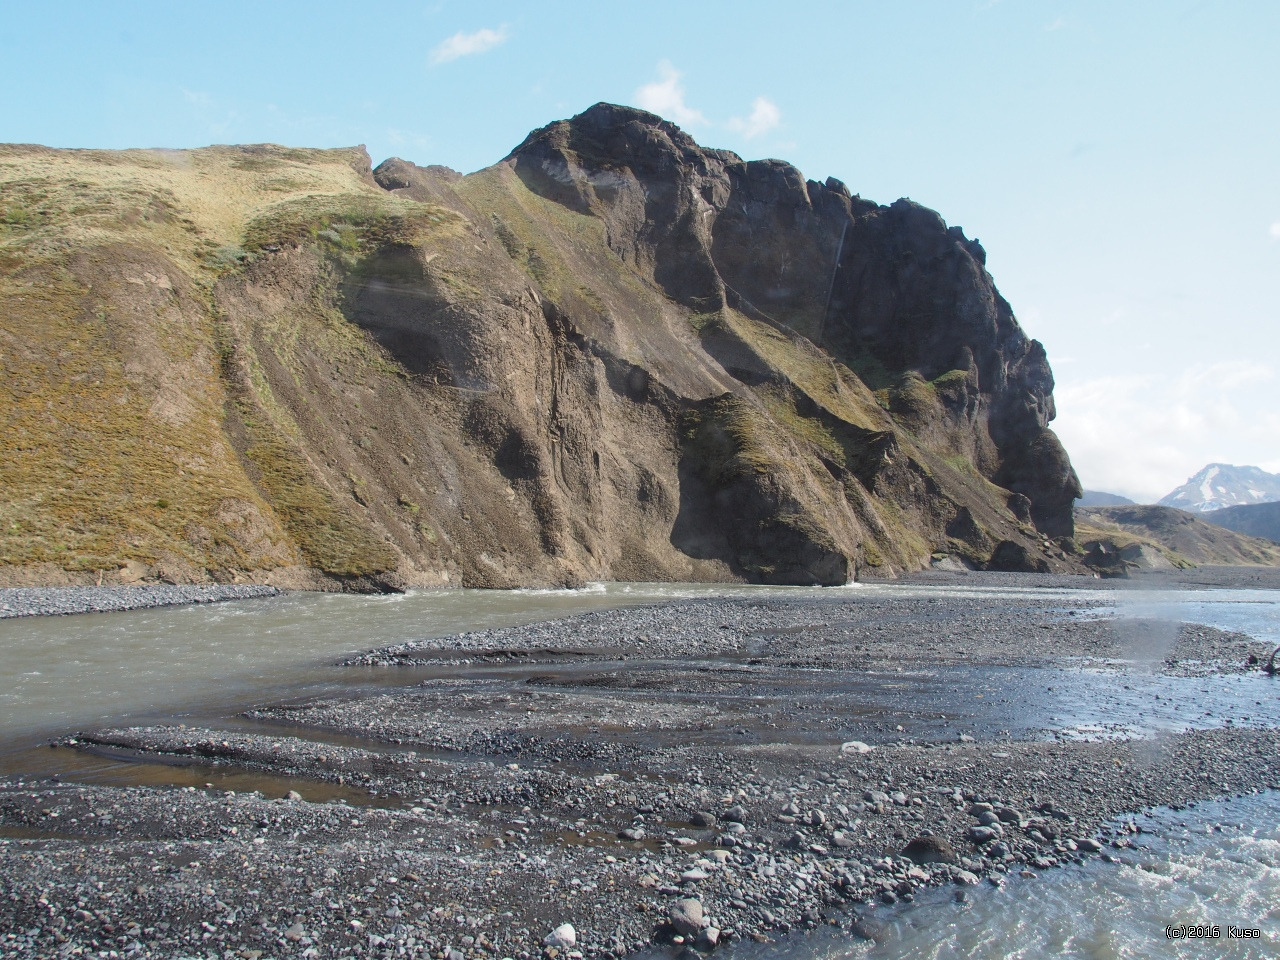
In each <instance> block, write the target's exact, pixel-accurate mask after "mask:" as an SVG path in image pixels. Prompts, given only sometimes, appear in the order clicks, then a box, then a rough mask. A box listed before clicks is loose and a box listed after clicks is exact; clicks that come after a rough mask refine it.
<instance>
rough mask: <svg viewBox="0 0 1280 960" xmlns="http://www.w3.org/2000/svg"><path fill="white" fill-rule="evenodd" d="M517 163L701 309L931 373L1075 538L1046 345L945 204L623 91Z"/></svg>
mask: <svg viewBox="0 0 1280 960" xmlns="http://www.w3.org/2000/svg"><path fill="white" fill-rule="evenodd" d="M508 161H509V162H510V163H511V164H512V165H513V166H514V168H515V170H516V172H517V173H518V174H519V175H520V177H521V178H522V179H523V180H524V182H525V183H526V184H527V185H528V186H529V187H530V188H531V189H532V190H534V191H535V192H538V193H540V194H542V195H543V196H546V197H549V198H551V199H554V200H556V201H558V202H560V203H563V204H564V205H566V206H568V207H571V208H572V209H574V210H577V211H580V212H583V213H590V214H593V215H595V216H601V217H603V218H604V219H605V220H606V221H607V222H608V224H609V230H608V233H607V236H608V238H609V243H610V245H611V246H612V247H613V249H614V250H615V252H616V253H617V254H618V256H619V257H621V258H622V259H623V260H624V261H626V262H629V263H635V264H637V265H641V266H643V267H646V268H648V269H650V270H652V275H653V277H654V279H655V280H656V281H657V282H658V283H659V284H660V285H661V286H662V288H663V289H664V290H665V291H666V293H667V294H668V295H669V296H671V297H672V298H673V299H675V300H677V301H679V302H681V303H684V304H686V305H687V306H689V307H690V308H691V309H694V310H697V311H700V312H712V311H716V310H719V309H722V308H723V307H725V306H729V307H733V308H735V309H739V310H742V311H743V312H745V313H747V314H748V315H750V316H752V317H755V318H759V319H763V320H764V321H766V322H769V323H772V324H776V325H777V326H780V327H785V328H787V329H789V330H792V331H794V332H795V333H798V334H800V335H802V336H804V337H805V338H807V339H808V340H811V341H812V342H813V343H815V344H817V345H819V346H821V347H823V348H825V349H827V350H829V351H830V352H831V353H832V354H833V355H834V356H835V357H837V358H838V359H840V360H842V361H843V362H845V363H847V364H848V365H849V366H850V367H851V368H852V369H854V370H855V371H857V372H858V373H859V374H860V375H862V376H863V378H864V379H865V380H866V381H867V383H868V385H869V386H871V387H872V388H873V389H880V388H883V387H889V386H891V384H892V382H893V380H894V378H896V377H898V376H900V375H901V374H903V373H908V372H909V373H913V374H916V375H918V377H919V378H920V380H921V381H922V383H923V384H924V385H925V386H927V388H928V391H927V392H928V393H929V396H926V397H922V398H919V402H918V403H917V404H916V407H917V409H915V410H914V411H912V412H914V413H915V414H916V415H917V417H918V418H919V419H920V420H921V421H924V422H926V423H928V422H931V423H932V428H933V429H934V430H937V429H942V430H943V432H945V433H948V434H949V435H951V436H952V437H954V438H955V440H956V443H957V445H958V446H959V447H960V448H961V449H963V450H965V451H966V452H967V453H968V454H969V455H971V456H972V457H973V458H974V460H975V462H976V464H977V465H978V467H979V469H980V470H981V471H982V472H983V473H984V474H986V475H987V476H988V477H989V478H991V479H993V480H995V481H996V482H997V483H1000V484H1001V485H1003V486H1006V487H1008V488H1009V489H1010V490H1013V491H1015V492H1018V493H1021V494H1024V495H1025V496H1026V497H1027V498H1028V499H1029V500H1030V501H1031V504H1032V517H1033V518H1034V520H1035V523H1036V525H1037V527H1038V528H1039V529H1040V530H1041V531H1042V532H1044V533H1047V534H1049V535H1050V536H1070V535H1071V532H1072V515H1071V504H1072V500H1073V499H1074V498H1076V497H1078V496H1080V493H1081V488H1080V484H1079V481H1078V479H1077V478H1076V476H1075V473H1074V471H1073V470H1072V469H1071V464H1070V461H1069V459H1068V458H1067V455H1066V453H1065V451H1064V450H1063V449H1062V446H1061V444H1060V443H1059V442H1058V441H1057V438H1056V437H1055V436H1054V434H1053V433H1052V432H1051V431H1050V430H1049V429H1048V424H1049V422H1050V421H1051V420H1052V419H1053V418H1054V415H1055V411H1054V405H1053V375H1052V373H1051V372H1050V369H1049V364H1048V360H1047V358H1046V355H1045V351H1044V348H1043V347H1042V346H1041V345H1040V344H1039V343H1038V342H1037V341H1034V340H1030V339H1028V338H1027V337H1026V335H1025V334H1024V333H1023V332H1022V330H1021V328H1020V327H1019V326H1018V323H1017V321H1016V320H1015V319H1014V316H1013V312H1012V310H1011V309H1010V307H1009V304H1008V303H1007V302H1006V301H1005V300H1004V298H1003V297H1001V296H1000V294H999V293H998V292H997V291H996V289H995V286H994V284H993V282H992V280H991V276H990V274H988V273H987V272H986V269H985V260H986V254H985V251H983V249H982V247H981V246H980V245H979V244H978V243H977V241H974V240H968V239H966V238H965V236H964V233H963V231H961V230H960V229H959V228H957V227H951V228H948V227H947V225H946V223H945V222H944V221H943V220H942V218H941V217H940V216H938V214H937V213H935V212H933V211H932V210H929V209H927V208H925V207H922V206H920V205H919V204H916V203H913V202H912V201H910V200H905V199H903V200H898V201H897V202H895V203H894V204H892V205H891V206H888V207H882V206H879V205H877V204H875V203H872V202H870V201H867V200H863V199H862V198H860V197H858V196H851V195H850V194H849V191H848V189H847V188H846V187H845V186H844V185H843V184H841V183H839V182H838V181H834V182H831V183H829V184H828V185H824V184H819V183H817V182H815V181H812V180H809V181H806V180H805V178H804V177H803V176H802V175H801V173H800V171H798V170H797V169H796V168H795V167H793V166H791V165H790V164H787V163H783V162H781V161H777V160H761V161H752V162H745V161H743V160H742V159H741V158H740V157H738V156H737V155H736V154H733V153H730V152H727V151H723V150H709V149H704V148H702V147H699V146H698V145H697V144H696V143H695V142H694V141H693V139H692V138H690V137H689V136H688V135H687V134H685V133H684V132H683V131H681V130H680V129H679V128H678V127H676V126H675V125H674V124H671V123H669V122H667V121H664V120H662V119H661V118H659V117H657V116H655V115H653V114H649V113H645V112H643V111H639V110H634V109H631V108H627V107H619V106H615V105H612V104H597V105H596V106H594V107H592V108H591V109H589V110H587V111H586V112H584V113H582V114H579V115H578V116H577V117H574V118H573V119H572V120H567V121H560V122H558V123H553V124H551V125H550V126H547V127H544V128H542V129H541V130H536V131H534V132H533V133H531V134H530V135H529V137H528V138H527V139H526V140H525V142H524V143H523V144H521V145H520V147H518V148H517V149H516V150H515V151H514V152H513V153H512V154H511V156H510V157H509V158H508ZM939 380H941V381H942V383H939ZM922 425H923V424H922Z"/></svg>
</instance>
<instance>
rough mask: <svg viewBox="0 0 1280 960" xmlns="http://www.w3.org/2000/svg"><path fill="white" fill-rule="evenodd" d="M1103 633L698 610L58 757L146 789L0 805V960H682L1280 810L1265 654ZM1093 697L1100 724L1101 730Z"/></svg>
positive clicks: (545, 638) (454, 643) (467, 638)
mask: <svg viewBox="0 0 1280 960" xmlns="http://www.w3.org/2000/svg"><path fill="white" fill-rule="evenodd" d="M968 582H970V583H981V582H983V581H982V580H980V579H977V578H974V579H971V580H969V581H968ZM987 582H990V581H987ZM1114 614H1115V611H1114V610H1113V609H1111V608H1110V606H1109V605H1108V604H1106V603H1102V602H1099V599H1098V598H1097V597H1096V595H1093V594H1090V595H1086V596H1082V597H1081V598H1080V600H1079V602H1073V601H1070V600H1064V599H1063V598H1062V597H1061V596H1034V595H1028V596H1004V597H990V598H977V597H950V598H945V597H937V596H931V595H922V596H920V597H916V598H901V597H860V598H854V599H851V598H849V597H847V596H843V597H842V596H841V595H840V594H834V593H833V594H832V595H831V597H830V598H821V599H813V598H785V597H767V598H765V597H761V598H754V599H748V600H742V599H736V600H725V599H720V600H704V601H681V602H677V603H672V604H666V605H661V606H652V607H638V608H629V609H625V610H616V611H609V612H607V613H587V614H582V615H580V616H577V617H571V618H564V619H561V620H558V621H548V622H543V623H538V624H530V625H526V626H522V627H515V628H510V629H504V630H487V631H475V632H472V633H469V634H463V635H459V636H455V637H451V638H443V639H432V640H429V641H422V642H420V643H411V644H401V645H398V646H397V647H392V648H385V649H382V650H378V651H372V652H370V653H368V654H364V655H362V656H361V657H357V658H354V661H353V662H351V664H350V668H351V669H352V670H353V672H354V673H355V674H356V675H357V676H362V677H365V678H368V676H369V675H370V674H371V673H376V674H378V675H379V676H380V677H381V678H382V680H384V681H394V679H395V676H396V674H397V673H400V675H402V677H403V685H402V686H398V687H397V686H395V685H394V684H392V685H387V686H381V687H380V688H379V689H378V690H377V691H376V692H371V691H369V690H367V689H365V690H364V691H363V692H362V693H360V695H352V694H351V693H349V692H346V691H334V692H333V693H331V694H326V695H325V696H323V697H320V698H316V699H311V700H308V701H306V702H293V703H288V704H277V705H264V706H261V707H259V708H256V709H253V710H249V711H247V712H246V713H244V714H241V715H240V716H238V717H234V718H226V719H225V721H223V722H222V723H219V724H216V725H213V726H188V725H183V724H179V723H176V722H175V723H167V724H159V725H151V726H135V727H126V728H114V729H98V730H89V731H83V732H80V733H77V734H76V735H75V736H69V737H63V738H61V739H60V741H59V742H58V745H57V749H53V750H45V751H42V753H44V754H45V755H46V756H48V757H49V758H50V759H49V761H48V763H49V764H50V765H52V764H56V763H62V762H65V763H66V764H67V766H66V769H67V770H68V771H69V772H70V771H74V769H75V768H76V764H77V763H78V762H80V761H81V760H82V759H83V758H84V757H85V755H86V753H87V754H88V755H90V756H91V757H107V758H112V759H116V760H124V759H133V760H137V761H141V763H140V764H139V766H140V767H146V770H144V771H143V772H141V773H140V774H139V776H138V778H137V785H136V786H127V787H121V786H102V785H91V784H84V783H74V782H67V779H68V778H67V777H61V776H57V777H52V778H48V779H44V778H36V779H15V778H11V779H9V780H8V781H2V782H0V890H4V892H5V893H4V896H2V897H0V931H7V932H0V958H8V957H24V958H25V957H47V956H74V955H79V956H94V957H106V958H110V957H111V956H112V954H113V953H114V954H115V956H117V957H131V958H133V957H136V958H147V957H155V958H160V957H166V958H169V957H197V956H198V957H201V958H209V957H213V958H217V960H237V958H240V960H263V958H268V957H270V958H284V957H316V958H335V960H342V958H349V960H354V958H361V960H364V958H387V960H390V958H397V960H398V958H400V957H410V958H415V957H416V958H424V960H425V958H431V960H498V958H505V957H510V958H514V960H576V958H578V957H582V958H585V960H613V958H621V957H626V956H629V955H632V954H635V953H637V952H647V953H648V954H649V955H652V950H653V948H654V947H655V946H656V947H657V948H659V950H660V951H661V953H662V955H664V956H669V957H675V956H682V957H685V958H687V960H688V958H694V957H698V956H702V957H707V956H710V955H713V954H715V952H716V951H717V949H718V948H720V947H723V946H725V945H730V944H733V943H734V942H746V941H750V942H753V943H770V942H774V943H777V942H779V941H782V940H783V939H784V938H790V937H793V936H796V935H798V934H800V933H802V932H803V931H806V930H812V929H815V928H818V927H820V926H826V925H833V926H836V927H839V928H840V929H842V930H844V931H848V933H849V935H850V936H852V937H861V936H875V931H874V930H870V929H869V928H868V924H869V923H870V922H871V921H872V919H873V916H874V915H873V911H874V910H875V909H876V908H877V906H878V905H884V904H893V903H903V902H905V903H909V902H912V901H913V900H914V899H915V898H916V897H917V896H919V895H923V894H926V893H928V892H929V891H930V890H937V889H946V890H954V891H955V892H956V894H957V895H963V893H964V889H965V888H966V887H972V886H973V885H975V884H979V883H987V884H992V885H997V886H998V885H1000V884H1002V883H1004V882H1005V881H1006V880H1007V879H1008V878H1010V877H1015V876H1016V877H1029V876H1035V875H1038V874H1040V873H1041V872H1043V871H1045V870H1049V869H1053V868H1067V869H1070V868H1072V867H1073V866H1075V865H1079V864H1082V863H1084V862H1086V861H1090V860H1095V859H1100V860H1105V861H1120V862H1124V863H1130V862H1134V860H1135V858H1140V857H1141V856H1142V852H1141V848H1142V845H1143V843H1144V837H1143V834H1144V832H1145V830H1146V828H1145V827H1143V826H1140V825H1138V824H1136V823H1135V822H1134V821H1133V820H1132V818H1131V816H1130V814H1132V813H1133V812H1134V811H1141V810H1144V809H1147V808H1150V807H1155V806H1166V807H1172V808H1174V809H1181V808H1184V807H1186V806H1188V805H1194V804H1197V803H1199V802H1202V801H1206V800H1216V799H1221V798H1224V797H1240V796H1250V795H1255V794H1258V793H1261V792H1270V791H1275V790H1277V789H1280V760H1277V757H1280V719H1277V718H1278V717H1280V714H1277V712H1276V710H1275V708H1274V706H1273V704H1272V701H1273V699H1274V691H1275V690H1276V689H1278V688H1276V687H1275V686H1274V684H1275V683H1280V680H1276V679H1273V678H1271V677H1269V676H1268V675H1267V674H1266V673H1265V672H1264V671H1263V670H1262V669H1261V666H1262V662H1263V661H1262V658H1263V655H1264V654H1265V653H1266V652H1267V648H1266V645H1263V644H1259V643H1258V642H1257V641H1256V640H1255V639H1254V638H1252V637H1248V636H1245V635H1243V634H1238V633H1231V632H1228V631H1221V630H1215V629H1212V628H1210V627H1206V626H1201V625H1195V624H1181V623H1177V622H1172V621H1159V620H1130V619H1124V618H1114V619H1113V616H1114ZM1080 704H1084V705H1086V706H1089V705H1091V706H1089V709H1090V710H1091V711H1092V712H1093V713H1095V714H1097V715H1098V717H1100V718H1101V719H1103V720H1108V721H1115V723H1110V724H1109V723H1098V724H1094V725H1093V732H1092V733H1091V734H1087V735H1086V736H1084V737H1083V738H1082V737H1081V735H1080V733H1079V730H1078V729H1077V728H1078V727H1079V726H1080V725H1079V723H1078V722H1077V720H1078V718H1073V717H1074V715H1073V713H1072V711H1075V710H1077V708H1078V707H1079V705H1080ZM1148 715H1149V717H1148ZM1157 716H1165V717H1167V718H1169V720H1170V722H1168V723H1166V725H1165V726H1163V727H1160V728H1158V729H1155V730H1154V732H1152V733H1150V734H1148V735H1139V736H1134V735H1131V734H1130V733H1128V732H1126V728H1127V727H1128V726H1129V725H1130V722H1131V721H1134V723H1133V724H1132V725H1133V726H1136V727H1137V728H1139V729H1152V724H1151V723H1150V722H1148V721H1149V720H1150V718H1154V717H1157ZM1073 730H1074V731H1075V732H1072V731H1073ZM48 769H49V770H52V769H53V767H52V766H50V767H49V768H48ZM165 769H170V770H185V771H187V772H186V774H185V778H186V783H187V785H186V786H183V787H176V786H168V787H165V786H162V785H161V784H163V783H175V782H177V781H176V779H170V780H164V779H162V778H161V777H159V776H157V771H163V770H165ZM232 778H234V779H232ZM193 782H194V783H195V784H198V785H197V786H194V787H193V786H191V783H193ZM200 785H202V786H203V789H201V786H200ZM229 786H230V787H231V789H228V787H229Z"/></svg>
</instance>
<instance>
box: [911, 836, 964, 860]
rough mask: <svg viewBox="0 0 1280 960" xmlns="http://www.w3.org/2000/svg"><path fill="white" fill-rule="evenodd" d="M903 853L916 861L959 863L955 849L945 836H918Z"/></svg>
mask: <svg viewBox="0 0 1280 960" xmlns="http://www.w3.org/2000/svg"><path fill="white" fill-rule="evenodd" d="M902 855H903V856H904V857H906V858H907V859H909V860H913V861H915V862H916V863H921V864H924V863H957V862H959V859H960V858H959V857H958V856H956V851H955V849H954V848H953V847H952V846H951V842H950V841H949V840H947V839H946V838H945V837H935V836H933V835H931V834H930V835H925V834H922V835H921V836H918V837H916V838H915V839H913V840H911V841H910V842H909V843H908V844H907V845H906V846H905V847H903V848H902Z"/></svg>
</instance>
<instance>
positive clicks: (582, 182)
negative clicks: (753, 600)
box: [0, 105, 1079, 589]
mask: <svg viewBox="0 0 1280 960" xmlns="http://www.w3.org/2000/svg"><path fill="white" fill-rule="evenodd" d="M371 166H372V165H371V163H370V161H369V158H368V155H367V153H365V152H364V151H363V150H362V149H358V148H356V149H348V150H333V151H321V150H300V149H293V148H283V147H274V146H271V145H255V146H247V147H212V148H205V149H204V150H196V151H165V152H157V151H122V152H118V153H117V152H111V151H56V150H49V149H47V148H38V147H16V146H8V147H0V182H2V183H3V185H4V186H5V196H6V204H7V206H6V208H5V210H4V216H3V221H2V222H0V231H2V232H0V267H2V268H3V269H2V270H0V302H3V304H4V306H5V307H6V312H5V313H4V314H3V317H4V320H3V323H4V324H5V328H4V330H3V333H4V336H5V337H6V342H7V343H9V344H10V345H11V347H12V350H11V351H10V352H9V354H8V355H9V357H10V358H12V359H11V360H10V361H8V362H7V367H8V369H7V370H6V373H7V374H8V377H7V383H6V385H5V386H4V387H3V388H0V389H3V390H4V391H5V392H4V393H3V394H0V399H3V402H4V405H5V407H6V410H7V412H8V413H9V414H10V421H11V422H12V423H13V424H14V430H13V432H12V433H11V435H10V440H9V442H8V443H7V444H6V446H5V449H4V450H3V451H0V452H3V454H4V456H3V458H0V479H3V480H4V481H5V484H6V489H8V490H9V491H11V493H10V496H9V499H8V500H7V502H6V503H5V504H4V505H2V506H0V509H2V510H3V512H2V513H0V567H3V569H4V570H5V571H7V576H8V577H9V578H10V579H15V578H16V579H22V578H26V579H27V580H33V579H41V578H43V579H46V580H48V579H54V578H57V577H59V576H62V577H69V578H77V577H79V578H81V579H85V578H89V579H92V578H94V577H104V576H105V577H107V578H112V579H129V578H134V579H136V578H150V579H169V580H175V581H180V582H194V581H200V580H205V579H215V580H236V579H257V580H264V581H266V582H278V583H280V584H282V585H310V586H334V585H338V586H346V587H350V588H361V589H369V588H380V587H403V586H411V585H447V584H455V585H458V584H461V585H473V586H517V585H537V584H565V583H578V582H582V581H583V580H586V579H700V580H726V579H733V580H756V581H767V582H791V583H812V582H822V583H841V582H845V581H846V580H848V579H850V578H852V577H854V576H855V575H856V576H864V577H865V576H872V577H875V576H893V575H896V574H898V573H901V572H904V571H909V570H912V569H919V568H921V567H923V566H925V565H927V564H928V563H929V560H930V557H931V556H932V555H935V554H937V553H939V552H944V553H954V554H956V555H958V556H960V557H962V558H963V559H965V560H966V562H969V563H971V564H975V565H984V564H987V563H990V562H992V558H993V557H994V556H996V554H997V553H998V554H999V557H1000V561H999V562H1000V563H1002V564H1008V563H1010V562H1012V563H1013V564H1014V566H1023V567H1026V568H1029V569H1075V568H1076V567H1075V566H1074V565H1075V563H1076V561H1075V560H1074V559H1073V554H1072V550H1071V545H1070V542H1069V538H1070V535H1071V532H1072V519H1071V510H1070V505H1071V501H1072V500H1073V499H1074V497H1075V496H1076V495H1078V493H1079V484H1078V481H1077V480H1076V479H1075V474H1074V471H1072V470H1071V466H1070V461H1069V458H1068V457H1067V455H1066V452H1065V451H1064V450H1063V449H1062V447H1061V444H1060V443H1058V441H1057V438H1056V437H1055V436H1054V435H1053V433H1052V431H1051V430H1049V428H1048V423H1049V422H1050V420H1051V419H1052V417H1053V415H1054V409H1053V400H1052V389H1053V382H1052V374H1051V372H1050V370H1049V367H1048V363H1047V359H1046V358H1045V355H1044V350H1043V348H1042V347H1041V346H1040V345H1039V344H1038V343H1037V342H1035V341H1033V340H1030V339H1029V338H1027V337H1026V335H1025V334H1024V333H1023V332H1022V330H1021V328H1020V327H1019V326H1018V325H1017V322H1016V320H1015V319H1014V318H1013V314H1012V311H1011V310H1010V308H1009V306H1008V304H1007V303H1006V302H1005V301H1004V300H1003V298H1001V297H1000V296H999V294H998V292H997V291H996V290H995V287H994V284H993V282H992V281H991V278H990V276H989V274H987V273H986V270H985V266H984V263H985V254H984V253H983V252H982V250H981V247H980V246H978V245H977V243H976V241H971V240H968V239H966V238H965V237H964V235H963V232H962V231H960V230H959V229H958V228H955V227H950V228H949V227H947V225H946V224H945V222H944V221H942V219H941V218H940V217H939V216H938V215H937V214H936V213H934V212H932V211H928V210H926V209H925V208H923V207H919V206H918V205H915V204H912V203H910V202H909V201H899V202H897V203H895V204H892V205H889V206H880V205H877V204H874V203H871V202H870V201H864V200H861V199H860V198H858V197H856V196H854V195H851V194H850V193H849V191H848V190H847V188H845V187H844V186H843V185H842V184H839V183H838V182H837V181H827V183H825V184H819V183H817V182H815V181H806V180H805V179H804V178H803V177H802V176H801V175H800V173H799V171H797V170H795V168H794V167H791V166H790V165H787V164H784V163H781V162H780V161H751V162H746V161H742V160H741V158H738V157H737V156H736V155H735V154H731V153H729V152H727V151H717V150H707V149H703V148H701V147H698V145H697V144H696V143H695V142H694V141H693V140H692V138H689V137H688V136H687V135H686V134H684V133H683V132H682V131H680V130H679V128H677V127H675V126H674V125H672V124H669V123H667V122H666V121H662V120H661V119H660V118H657V117H655V116H654V115H652V114H645V113H644V112H643V111H636V110H633V109H631V108H625V107H617V106H613V105H597V106H596V107H593V108H591V109H590V110H588V111H585V112H584V113H583V114H579V115H578V116H577V117H575V118H572V119H571V120H567V121H557V122H556V123H553V124H549V125H548V126H546V127H543V128H540V129H539V130H535V131H533V132H532V133H531V134H530V135H529V137H527V138H526V139H525V141H524V142H523V143H522V144H521V145H520V146H519V147H517V148H516V150H514V151H513V152H512V153H511V154H510V155H509V156H508V157H507V158H506V159H505V160H503V161H500V162H499V163H498V164H495V165H494V166H493V167H489V168H486V169H485V170H481V171H477V172H476V173H474V174H470V175H468V176H465V177H464V176H461V175H460V174H458V173H456V172H454V171H450V170H448V169H447V168H443V167H438V166H435V167H418V166H415V165H413V164H409V163H407V162H405V161H402V160H397V159H394V158H393V159H391V160H388V161H385V162H384V163H382V164H379V166H378V167H377V169H376V170H375V169H371ZM19 358H20V361H19ZM1054 538H1062V542H1061V543H1055V542H1054ZM1010 558H1012V560H1011V559H1010Z"/></svg>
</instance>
